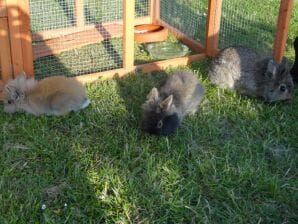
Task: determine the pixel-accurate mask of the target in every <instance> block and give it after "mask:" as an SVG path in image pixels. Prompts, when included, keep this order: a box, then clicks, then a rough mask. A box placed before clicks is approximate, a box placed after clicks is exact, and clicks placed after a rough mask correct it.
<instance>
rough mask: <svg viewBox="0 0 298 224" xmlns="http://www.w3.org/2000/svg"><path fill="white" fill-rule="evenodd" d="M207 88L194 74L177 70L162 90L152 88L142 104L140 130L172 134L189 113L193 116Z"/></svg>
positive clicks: (161, 85)
mask: <svg viewBox="0 0 298 224" xmlns="http://www.w3.org/2000/svg"><path fill="white" fill-rule="evenodd" d="M204 92H205V90H204V88H203V86H202V85H200V84H199V82H198V80H197V78H196V77H195V76H194V74H192V73H190V72H186V71H178V72H175V73H174V74H172V75H169V76H168V77H167V79H166V80H164V81H163V82H162V83H161V84H160V87H159V88H158V89H157V88H155V87H154V88H153V89H152V90H151V91H150V93H149V94H148V96H147V100H146V102H145V103H144V104H143V106H142V108H143V118H142V122H141V128H142V130H143V131H144V132H147V133H149V134H156V135H170V134H171V133H173V132H174V131H175V130H176V129H177V128H178V127H179V125H180V124H181V122H182V119H183V118H184V117H185V116H186V115H188V114H194V113H195V112H196V111H197V109H198V105H199V104H200V102H201V101H202V99H203V96H204Z"/></svg>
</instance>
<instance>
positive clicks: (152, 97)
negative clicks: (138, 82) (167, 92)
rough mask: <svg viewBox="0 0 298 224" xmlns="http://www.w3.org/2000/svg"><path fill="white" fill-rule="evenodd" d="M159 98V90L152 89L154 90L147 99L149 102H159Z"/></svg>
mask: <svg viewBox="0 0 298 224" xmlns="http://www.w3.org/2000/svg"><path fill="white" fill-rule="evenodd" d="M158 98H159V93H158V90H157V88H155V87H154V88H152V90H151V91H150V93H149V94H148V96H147V99H148V100H149V101H157V100H158Z"/></svg>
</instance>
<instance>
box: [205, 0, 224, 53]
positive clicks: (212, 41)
mask: <svg viewBox="0 0 298 224" xmlns="http://www.w3.org/2000/svg"><path fill="white" fill-rule="evenodd" d="M222 1H223V0H209V4H208V17H207V31H206V47H205V48H206V54H207V55H208V56H211V57H214V56H216V54H217V53H218V42H219V31H220V20H221V11H222Z"/></svg>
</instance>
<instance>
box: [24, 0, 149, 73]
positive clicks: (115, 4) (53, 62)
mask: <svg viewBox="0 0 298 224" xmlns="http://www.w3.org/2000/svg"><path fill="white" fill-rule="evenodd" d="M149 1H150V0H137V1H136V6H135V12H136V17H140V16H148V15H149V5H150V4H149ZM29 2H30V17H31V30H32V34H33V52H34V58H35V61H34V69H35V76H36V77H37V78H42V77H45V76H51V75H67V76H74V75H80V74H88V73H94V72H101V71H106V70H111V69H116V68H121V67H122V65H123V46H122V35H123V26H122V22H121V21H122V18H123V0H112V1H111V0H30V1H29Z"/></svg>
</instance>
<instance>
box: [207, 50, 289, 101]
mask: <svg viewBox="0 0 298 224" xmlns="http://www.w3.org/2000/svg"><path fill="white" fill-rule="evenodd" d="M208 77H209V79H210V81H211V82H212V83H213V84H215V85H218V86H219V87H221V88H226V89H233V90H236V91H237V92H239V93H240V94H243V95H247V96H252V97H260V98H262V99H263V100H264V101H266V102H274V101H280V100H287V99H290V98H291V97H292V93H293V80H292V77H291V75H290V73H289V68H288V66H287V63H286V60H285V58H284V59H283V60H282V63H280V64H277V63H275V62H274V61H273V59H272V58H270V57H266V56H262V55H259V54H258V53H256V52H255V51H253V50H252V49H250V48H246V47H241V46H239V47H229V48H225V49H223V50H222V51H220V53H219V54H218V56H217V57H216V58H214V59H213V60H212V62H211V66H210V68H209V74H208Z"/></svg>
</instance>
